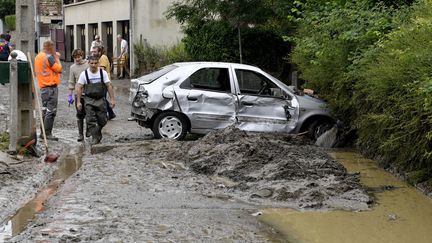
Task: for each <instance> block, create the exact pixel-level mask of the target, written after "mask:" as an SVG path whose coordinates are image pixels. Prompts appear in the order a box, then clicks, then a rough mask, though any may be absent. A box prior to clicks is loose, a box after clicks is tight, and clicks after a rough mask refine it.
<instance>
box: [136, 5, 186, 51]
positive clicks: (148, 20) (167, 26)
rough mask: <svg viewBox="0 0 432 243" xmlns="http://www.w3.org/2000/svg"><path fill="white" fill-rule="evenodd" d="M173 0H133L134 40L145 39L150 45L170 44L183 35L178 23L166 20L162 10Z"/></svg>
mask: <svg viewBox="0 0 432 243" xmlns="http://www.w3.org/2000/svg"><path fill="white" fill-rule="evenodd" d="M173 2H174V0H145V1H142V0H135V10H134V16H135V19H134V22H135V23H134V40H135V41H139V40H140V39H142V40H146V41H147V43H148V44H150V45H158V46H170V45H174V44H177V43H178V42H179V41H180V40H181V39H182V37H183V34H182V33H181V30H180V25H179V24H178V23H177V22H176V21H175V20H167V19H166V17H165V15H164V12H165V11H166V10H167V9H168V7H169V6H170V5H171V4H172V3H173Z"/></svg>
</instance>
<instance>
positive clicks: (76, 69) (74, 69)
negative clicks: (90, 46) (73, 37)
mask: <svg viewBox="0 0 432 243" xmlns="http://www.w3.org/2000/svg"><path fill="white" fill-rule="evenodd" d="M72 58H73V59H74V64H72V66H71V67H70V69H69V81H68V103H69V106H70V105H72V104H73V103H74V101H75V100H77V98H78V97H77V95H76V94H75V97H73V92H74V90H75V86H76V83H77V81H78V79H79V77H80V75H81V73H82V72H84V71H85V70H86V69H87V68H88V67H89V65H88V62H87V60H85V59H84V51H83V50H81V49H75V50H73V51H72ZM74 98H75V99H74ZM77 104H78V102H75V108H76V118H77V124H78V139H77V141H78V142H82V141H83V140H84V118H85V115H86V113H85V110H84V109H81V110H78V108H77ZM81 104H83V105H84V104H85V102H84V95H83V96H82V98H81ZM88 135H89V134H88V133H87V132H86V136H87V137H88Z"/></svg>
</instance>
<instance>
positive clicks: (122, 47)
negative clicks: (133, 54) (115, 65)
mask: <svg viewBox="0 0 432 243" xmlns="http://www.w3.org/2000/svg"><path fill="white" fill-rule="evenodd" d="M120 47H121V49H123V50H124V53H128V51H129V48H128V43H127V41H126V40H125V39H122V40H121V43H120Z"/></svg>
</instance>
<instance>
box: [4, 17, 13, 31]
mask: <svg viewBox="0 0 432 243" xmlns="http://www.w3.org/2000/svg"><path fill="white" fill-rule="evenodd" d="M5 24H6V27H7V28H8V29H9V30H15V27H16V16H15V15H7V16H6V17H5Z"/></svg>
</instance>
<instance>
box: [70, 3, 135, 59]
mask: <svg viewBox="0 0 432 243" xmlns="http://www.w3.org/2000/svg"><path fill="white" fill-rule="evenodd" d="M64 20H65V21H64V22H65V23H64V26H70V25H73V26H74V37H75V40H74V45H75V47H76V46H77V40H76V39H77V38H78V36H79V33H77V28H76V26H77V25H82V24H84V25H85V28H86V33H88V27H89V26H88V24H98V35H100V36H101V35H102V33H101V31H102V23H103V22H113V33H114V34H113V44H114V48H115V47H116V45H117V40H116V33H117V24H116V23H117V21H125V20H129V0H103V1H102V0H88V1H84V2H78V3H74V4H69V5H65V6H64ZM92 40H93V36H88V34H86V41H85V43H86V48H85V49H86V51H88V50H89V49H90V46H89V43H91V41H92ZM102 41H103V42H104V43H107V40H104V39H103V38H102Z"/></svg>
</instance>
